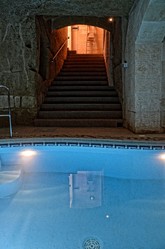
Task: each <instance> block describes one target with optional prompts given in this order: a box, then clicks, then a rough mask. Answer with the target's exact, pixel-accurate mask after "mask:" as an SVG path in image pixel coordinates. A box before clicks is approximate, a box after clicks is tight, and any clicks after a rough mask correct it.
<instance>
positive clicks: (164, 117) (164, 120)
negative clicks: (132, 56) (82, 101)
mask: <svg viewBox="0 0 165 249" xmlns="http://www.w3.org/2000/svg"><path fill="white" fill-rule="evenodd" d="M161 61H162V79H161V82H162V84H161V106H160V108H161V126H162V127H163V128H165V39H164V40H163V43H162V60H161Z"/></svg>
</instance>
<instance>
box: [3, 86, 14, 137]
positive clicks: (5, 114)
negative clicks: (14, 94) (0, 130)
mask: <svg viewBox="0 0 165 249" xmlns="http://www.w3.org/2000/svg"><path fill="white" fill-rule="evenodd" d="M1 89H2V90H4V91H6V92H7V102H8V103H7V104H8V106H7V107H4V108H2V109H3V110H2V111H1V110H0V117H8V119H9V129H10V137H12V136H13V133H12V121H11V108H10V91H9V88H8V87H6V86H4V85H0V90H1ZM0 95H1V93H0Z"/></svg>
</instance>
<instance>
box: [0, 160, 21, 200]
mask: <svg viewBox="0 0 165 249" xmlns="http://www.w3.org/2000/svg"><path fill="white" fill-rule="evenodd" d="M4 168H6V167H4ZM21 175H22V174H21V170H18V169H17V170H16V169H12V170H11V169H10V168H8V170H7V169H3V167H2V163H1V160H0V198H5V197H8V196H11V195H13V194H15V193H16V192H17V191H18V190H19V189H20V186H21V182H22V180H21Z"/></svg>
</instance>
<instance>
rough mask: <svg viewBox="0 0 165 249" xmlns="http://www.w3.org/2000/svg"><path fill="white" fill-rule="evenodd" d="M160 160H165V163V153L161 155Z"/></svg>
mask: <svg viewBox="0 0 165 249" xmlns="http://www.w3.org/2000/svg"><path fill="white" fill-rule="evenodd" d="M159 159H161V160H164V161H165V153H162V154H160V155H159Z"/></svg>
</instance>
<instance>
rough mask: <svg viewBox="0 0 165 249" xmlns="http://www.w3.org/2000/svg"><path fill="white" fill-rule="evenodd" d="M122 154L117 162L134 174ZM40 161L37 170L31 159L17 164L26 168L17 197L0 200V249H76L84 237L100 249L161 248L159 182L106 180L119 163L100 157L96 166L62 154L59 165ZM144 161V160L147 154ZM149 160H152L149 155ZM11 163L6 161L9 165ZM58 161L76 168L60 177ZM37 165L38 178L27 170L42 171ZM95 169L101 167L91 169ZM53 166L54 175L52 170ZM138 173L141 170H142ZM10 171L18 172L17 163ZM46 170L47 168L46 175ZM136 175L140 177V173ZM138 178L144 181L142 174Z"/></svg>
mask: <svg viewBox="0 0 165 249" xmlns="http://www.w3.org/2000/svg"><path fill="white" fill-rule="evenodd" d="M58 153H59V154H60V153H61V151H60V150H59V151H58ZM85 153H86V151H85ZM97 153H98V151H97ZM97 153H96V154H97ZM123 153H124V154H123V155H124V157H122V158H125V159H124V163H125V164H123V162H122V161H121V160H120V164H123V165H122V167H125V165H126V166H127V163H130V162H131V163H132V167H133V169H135V166H136V161H135V160H133V159H134V157H133V156H132V155H131V156H129V157H128V159H127V161H126V155H128V154H127V153H128V151H127V153H126V152H125V151H124V152H123ZM125 153H126V154H125ZM156 153H157V152H156ZM59 154H58V155H59ZM121 154H122V153H121ZM45 155H46V154H45ZM45 155H44V156H43V154H42V153H40V156H41V158H38V159H37V160H38V161H37V163H39V162H40V165H36V161H35V160H36V159H35V160H33V159H32V158H28V160H27V161H26V160H25V161H24V160H23V161H22V159H19V160H20V161H19V160H17V162H18V167H19V168H20V167H21V163H22V162H24V163H25V164H26V165H23V169H24V172H23V175H22V185H21V188H20V189H19V191H18V192H17V193H15V194H14V195H12V196H10V197H8V198H2V199H0V248H5V249H38V248H39V249H47V248H48V249H54V248H55V249H64V248H67V249H80V248H82V245H83V242H84V240H85V239H86V238H89V237H91V238H98V240H99V241H101V246H102V248H104V249H110V248H113V249H129V248H131V249H132V248H133V249H141V248H144V249H158V248H160V249H163V248H165V241H164V231H165V180H164V179H163V178H162V179H161V178H160V179H158V178H156V179H154V178H153V174H152V178H151V179H132V178H126V177H125V179H124V178H121V177H120V174H119V176H118V177H114V176H113V177H111V176H109V175H110V174H106V173H107V168H108V166H109V165H110V166H111V165H112V164H113V163H115V166H116V167H117V166H118V165H117V162H118V160H117V159H115V160H116V161H115V160H114V161H112V160H111V161H110V162H109V164H108V159H109V157H108V156H107V155H105V158H103V154H100V155H101V156H102V158H101V159H99V158H100V155H99V156H98V157H97V160H98V162H96V161H97V160H96V161H94V160H93V158H90V157H89V154H87V158H88V159H89V161H88V160H87V159H84V161H82V159H83V158H84V154H83V156H82V157H81V160H80V158H79V159H78V160H77V162H76V160H75V158H74V159H73V158H72V157H73V154H72V157H70V155H69V154H67V153H66V152H65V151H62V154H60V156H62V159H61V160H60V162H59V165H57V164H58V160H57V159H59V157H58V156H56V160H54V161H53V155H54V151H52V153H49V154H47V156H48V157H49V158H47V160H46V158H45ZM65 155H66V157H65ZM74 155H76V153H75V154H74ZM78 155H79V154H78ZM156 155H157V154H156ZM79 156H80V155H79ZM93 156H95V153H93ZM10 157H12V155H10ZM112 157H114V154H113V155H112ZM112 157H111V159H112ZM145 157H146V158H147V156H146V154H145ZM65 158H67V159H68V161H67V160H65ZM130 158H131V161H129V160H130ZM152 158H156V156H155V155H153V154H152ZM3 159H4V158H3V156H2V169H3V170H4V169H5V168H6V167H7V168H8V169H10V167H11V168H12V167H13V165H9V163H8V164H6V166H5V165H4V162H7V159H5V160H6V161H5V160H3ZM12 160H13V159H11V158H10V160H9V162H11V161H12ZM62 160H63V162H64V164H65V167H66V165H67V164H68V165H69V166H70V164H71V163H73V164H72V165H73V166H74V167H75V165H76V166H77V165H78V166H79V165H80V167H77V168H76V169H75V170H73V169H74V167H72V170H71V171H69V168H67V170H66V172H63V171H64V170H63V169H64V168H65V167H60V166H61V164H62ZM64 160H65V161H64ZM99 160H100V161H99ZM136 160H137V166H139V165H140V164H139V158H137V157H136ZM149 161H151V160H150V159H149ZM41 162H42V163H43V167H44V170H43V172H41V171H36V172H35V171H34V172H32V171H30V170H29V169H32V167H38V169H41V167H42V164H41ZM91 162H93V165H90V167H89V168H90V169H88V167H86V165H85V163H88V164H89V163H91ZM141 162H142V160H141V159H140V163H141ZM46 163H47V165H46ZM96 163H102V164H101V165H98V166H97V167H95V165H96ZM56 165H57V168H58V171H57V172H55V168H54V167H56ZM82 165H84V167H83V166H82ZM144 165H145V163H144ZM104 166H105V167H104ZM115 166H114V165H112V167H110V168H111V169H112V170H114V169H115ZM52 167H53V168H52ZM139 167H140V170H142V168H143V167H144V166H142V165H140V166H139ZM152 167H153V165H152ZM158 167H159V164H158ZM14 168H17V164H16V163H15V166H14ZM46 168H49V170H48V172H46ZM51 168H52V169H53V170H52V172H51ZM128 168H129V170H130V168H131V167H126V170H128ZM26 169H27V170H26ZM59 169H61V172H60V170H59ZM135 171H137V172H138V175H140V173H139V169H135ZM144 171H145V169H144ZM153 172H155V171H153ZM117 173H118V171H117ZM128 173H129V172H128ZM116 175H117V174H116ZM130 175H131V174H129V176H130ZM142 175H143V176H144V174H143V172H142Z"/></svg>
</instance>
